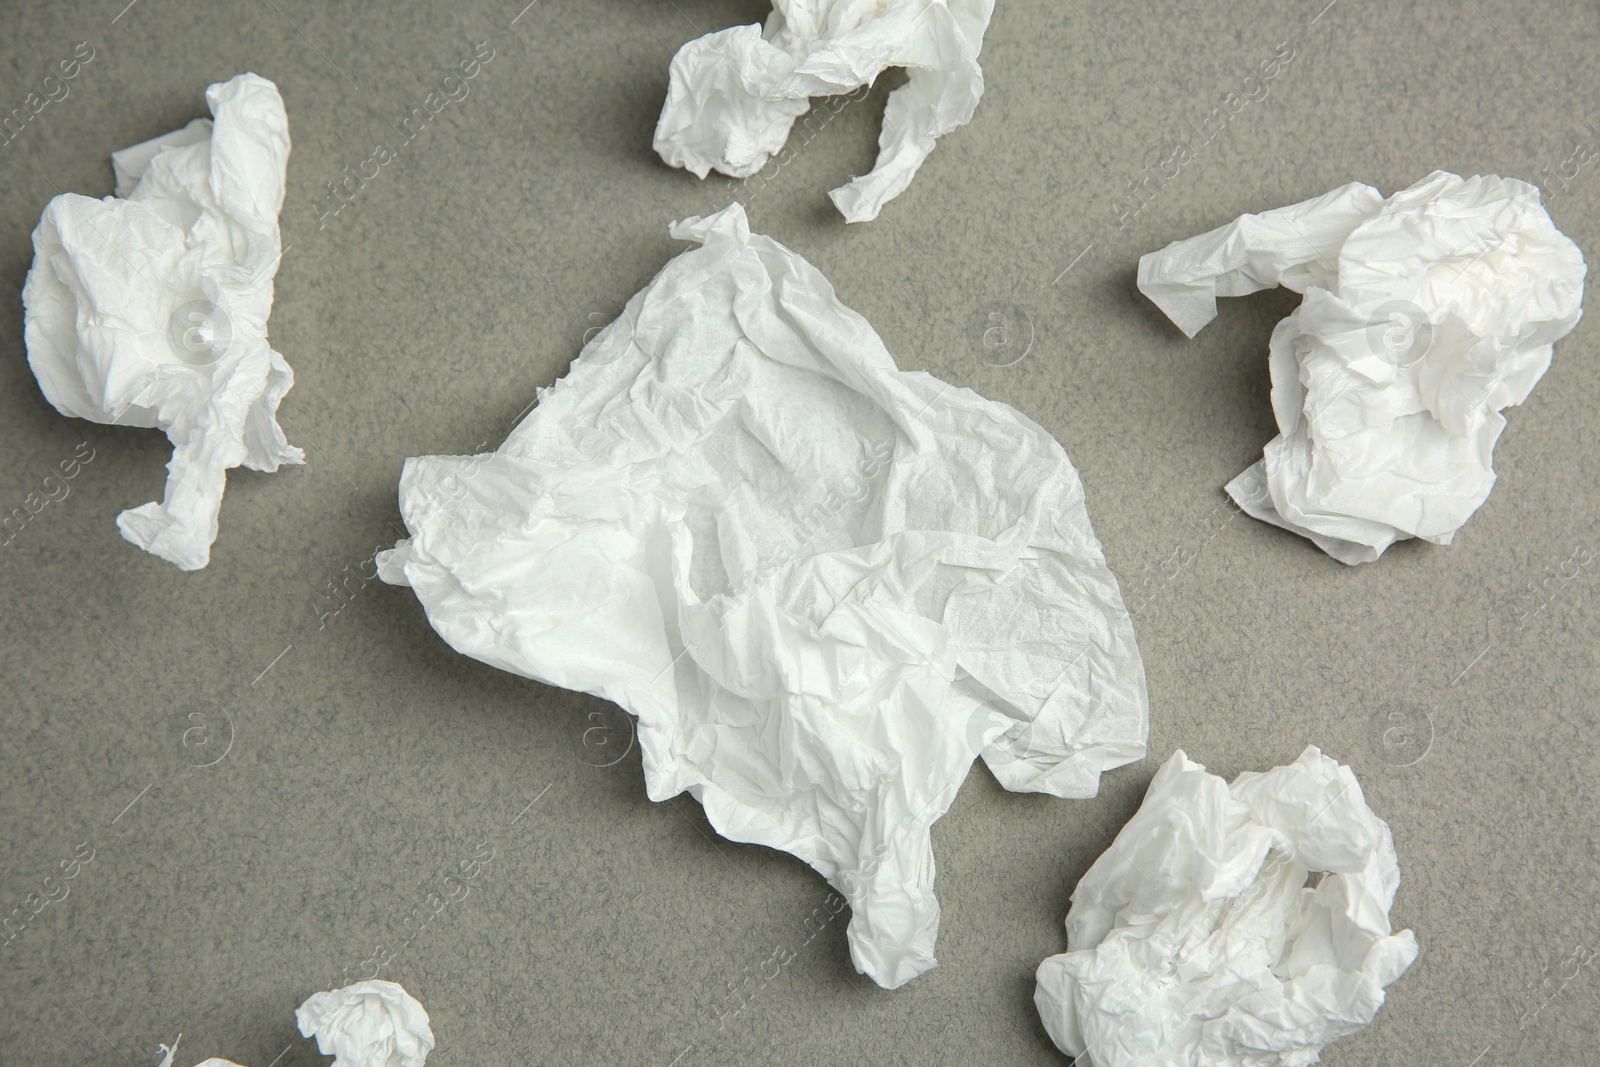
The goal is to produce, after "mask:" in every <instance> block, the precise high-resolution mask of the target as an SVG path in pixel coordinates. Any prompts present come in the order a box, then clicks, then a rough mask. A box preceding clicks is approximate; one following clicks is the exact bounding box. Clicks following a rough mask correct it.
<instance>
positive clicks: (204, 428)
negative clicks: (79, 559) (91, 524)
mask: <svg viewBox="0 0 1600 1067" xmlns="http://www.w3.org/2000/svg"><path fill="white" fill-rule="evenodd" d="M206 103H207V104H208V105H209V106H210V108H211V113H212V115H213V116H215V118H214V119H196V120H195V121H193V122H191V123H189V125H187V126H185V127H184V128H183V129H181V130H175V131H173V132H172V133H168V134H164V135H163V136H161V137H157V138H154V139H153V140H149V141H145V142H144V143H142V144H137V145H134V146H133V147H131V148H125V149H123V150H122V151H120V152H116V153H113V154H112V157H111V161H112V166H113V169H114V170H115V172H116V179H117V184H116V195H115V196H108V197H106V198H105V199H104V200H95V199H93V198H91V197H87V196H79V195H78V194H76V193H63V194H61V195H60V196H57V197H55V198H54V199H52V200H51V201H50V203H49V204H48V205H47V206H46V207H45V209H44V214H43V216H42V217H41V218H40V220H39V225H38V227H37V228H36V229H35V230H34V231H33V255H34V258H33V267H32V268H31V269H30V270H29V271H28V280H27V283H26V285H25V286H24V288H23V292H22V300H23V304H24V305H25V307H26V309H27V310H26V316H25V321H26V336H27V344H28V363H29V365H30V366H31V367H32V368H33V373H34V376H35V377H36V378H38V380H39V387H40V388H41V389H42V390H43V391H44V395H45V398H46V399H48V400H49V401H50V403H51V404H53V405H54V406H55V408H56V410H58V411H60V412H61V413H62V414H63V415H73V416H76V417H78V418H81V419H90V420H93V421H94V422H102V423H111V424H115V425H119V426H159V427H160V428H161V429H163V430H165V431H166V433H167V437H168V438H169V439H170V440H171V442H172V447H173V453H172V461H171V462H170V463H169V464H168V465H167V471H168V476H167V486H166V492H165V495H164V497H163V499H162V500H161V501H159V502H156V501H152V502H151V503H148V504H143V505H141V506H139V507H136V508H132V509H130V510H128V511H124V512H123V513H122V514H121V515H119V516H118V517H117V526H118V527H119V528H120V529H121V530H122V536H123V537H125V538H127V539H128V540H129V541H132V542H133V543H134V544H136V545H138V546H139V547H140V548H143V549H144V550H146V551H147V552H151V553H154V554H155V555H157V556H160V557H161V558H162V559H165V560H169V561H171V562H172V563H176V564H177V565H178V566H179V567H181V568H183V569H184V570H196V569H198V568H200V567H204V566H205V565H206V563H207V562H209V560H210V558H211V543H212V542H213V541H215V540H216V537H217V512H218V510H219V509H220V508H221V506H222V491H223V487H224V482H225V480H226V477H227V471H228V468H230V467H237V466H239V465H240V464H243V465H245V466H247V467H250V468H252V469H254V470H263V471H273V470H276V469H277V468H278V464H280V463H301V462H304V455H303V453H302V452H301V451H300V449H298V448H295V447H293V446H291V445H290V444H288V442H287V441H286V439H285V438H284V434H283V431H282V430H281V429H280V428H279V427H278V424H277V421H276V417H275V413H276V411H277V409H278V403H279V401H281V400H282V399H283V396H284V394H285V393H287V392H288V391H289V388H290V386H292V385H293V384H294V374H293V372H292V371H290V369H289V364H288V363H287V362H285V361H284V358H283V357H282V356H281V355H279V354H278V353H277V352H274V351H273V350H272V348H271V347H270V346H268V344H267V316H268V315H269V314H270V313H271V310H272V282H273V277H274V276H275V275H276V273H277V269H278V259H279V255H280V248H279V237H278V211H279V208H281V207H282V205H283V192H284V178H285V173H286V168H287V166H288V160H289V121H288V117H287V116H286V115H285V114H284V110H283V100H282V99H281V98H280V97H279V95H278V90H277V87H276V86H274V85H273V84H272V83H271V82H270V81H267V80H266V79H265V78H261V77H258V76H257V75H254V74H241V75H239V76H238V77H236V78H233V79H231V80H229V81H226V82H219V83H217V84H215V85H212V86H210V87H209V88H207V89H206Z"/></svg>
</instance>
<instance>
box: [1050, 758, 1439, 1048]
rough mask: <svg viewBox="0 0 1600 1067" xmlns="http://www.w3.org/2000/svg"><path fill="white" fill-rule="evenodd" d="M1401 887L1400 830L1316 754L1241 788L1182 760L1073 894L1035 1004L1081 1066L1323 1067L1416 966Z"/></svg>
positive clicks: (1346, 771)
mask: <svg viewBox="0 0 1600 1067" xmlns="http://www.w3.org/2000/svg"><path fill="white" fill-rule="evenodd" d="M1311 872H1324V873H1323V876H1322V877H1321V880H1320V881H1317V882H1316V883H1315V886H1314V887H1312V886H1308V885H1307V876H1308V874H1310V873H1311ZM1399 885H1400V867H1399V864H1398V862H1397V861H1396V859H1395V853H1394V841H1393V839H1392V838H1391V836H1390V834H1389V827H1388V826H1387V825H1386V824H1385V823H1384V822H1383V821H1382V820H1381V819H1379V818H1378V817H1377V816H1376V815H1374V814H1373V813H1372V809H1371V808H1369V807H1367V803H1366V800H1365V799H1364V798H1363V797H1362V795H1361V786H1360V785H1359V784H1357V782H1356V777H1355V775H1354V774H1353V773H1352V772H1351V770H1350V768H1348V767H1344V766H1341V765H1340V764H1339V763H1338V762H1337V761H1335V760H1333V759H1330V758H1329V757H1327V756H1324V755H1323V754H1322V753H1321V752H1320V751H1319V750H1318V749H1317V748H1316V747H1315V746H1311V747H1308V748H1307V749H1306V750H1305V751H1304V752H1302V753H1301V754H1300V758H1299V759H1298V760H1296V761H1295V762H1294V763H1291V764H1290V765H1288V766H1287V767H1277V768H1274V769H1273V770H1270V771H1267V772H1265V773H1258V772H1254V771H1247V772H1245V773H1244V774H1241V775H1239V777H1238V778H1236V779H1235V780H1234V783H1233V785H1232V786H1229V785H1228V784H1227V783H1226V782H1224V781H1223V780H1222V779H1221V778H1219V777H1218V776H1216V775H1214V774H1210V773H1208V772H1207V771H1206V769H1205V768H1204V767H1202V766H1201V765H1200V764H1198V763H1193V762H1191V761H1190V760H1189V758H1188V757H1187V756H1185V755H1184V754H1183V750H1182V749H1180V750H1178V751H1177V752H1175V753H1174V754H1173V756H1172V758H1171V759H1169V760H1168V761H1167V762H1166V765H1165V766H1163V767H1162V768H1161V769H1160V770H1159V771H1157V772H1156V776H1155V778H1154V780H1152V781H1151V783H1150V789H1149V792H1147V793H1146V794H1145V799H1144V803H1143V804H1142V805H1140V807H1139V810H1138V811H1137V812H1136V813H1134V816H1133V818H1132V819H1130V820H1129V821H1128V824H1127V825H1126V826H1124V827H1123V828H1122V832H1121V833H1119V834H1118V835H1117V838H1116V840H1115V841H1114V842H1112V844H1111V848H1110V849H1109V850H1108V851H1107V852H1106V853H1105V854H1104V855H1102V856H1101V857H1100V858H1099V859H1098V860H1096V861H1095V863H1094V866H1093V867H1091V868H1089V872H1088V873H1087V874H1085V875H1084V876H1083V879H1082V880H1081V881H1080V882H1079V883H1078V886H1077V888H1076V889H1074V890H1073V893H1072V907H1071V909H1070V910H1069V911H1068V912H1067V951H1066V952H1065V953H1063V954H1062V955H1059V956H1051V957H1050V958H1049V959H1047V960H1045V961H1044V962H1043V963H1041V964H1040V965H1039V973H1038V980H1039V984H1038V988H1037V991H1036V992H1035V994H1034V1002H1035V1003H1036V1004H1037V1005H1038V1008H1039V1016H1040V1018H1041V1019H1043V1021H1044V1027H1045V1029H1046V1030H1047V1031H1049V1033H1050V1037H1051V1039H1052V1040H1054V1041H1055V1043H1056V1045H1057V1047H1059V1048H1060V1049H1061V1051H1063V1052H1065V1053H1066V1054H1067V1055H1069V1056H1074V1057H1080V1058H1079V1059H1078V1060H1077V1061H1076V1062H1077V1063H1079V1064H1081V1065H1083V1067H1124V1065H1126V1067H1133V1065H1138V1067H1193V1065H1195V1064H1208V1065H1210V1067H1234V1065H1237V1067H1302V1065H1305V1064H1312V1063H1316V1062H1317V1057H1318V1054H1319V1052H1320V1051H1321V1049H1322V1046H1323V1045H1325V1044H1327V1043H1328V1042H1330V1041H1335V1040H1337V1039H1339V1038H1341V1037H1344V1036H1346V1035H1348V1034H1352V1033H1355V1032H1356V1031H1357V1030H1359V1029H1361V1028H1362V1027H1363V1026H1365V1025H1367V1024H1368V1023H1370V1022H1371V1021H1372V1019H1373V1017H1374V1016H1375V1015H1377V1012H1378V1009H1379V1008H1380V1007H1381V1006H1382V1005H1383V999H1384V993H1383V990H1384V987H1385V986H1387V985H1389V984H1390V983H1391V982H1393V981H1394V980H1395V979H1397V978H1399V977H1400V975H1401V974H1403V973H1404V972H1405V970H1406V968H1407V967H1409V966H1411V962H1412V961H1413V960H1415V959H1416V957H1417V939H1416V938H1415V937H1414V936H1413V935H1412V933H1411V931H1410V930H1402V931H1401V932H1400V933H1398V934H1394V933H1390V931H1389V907H1390V905H1391V904H1393V902H1394V894H1395V890H1396V889H1397V888H1398V887H1399Z"/></svg>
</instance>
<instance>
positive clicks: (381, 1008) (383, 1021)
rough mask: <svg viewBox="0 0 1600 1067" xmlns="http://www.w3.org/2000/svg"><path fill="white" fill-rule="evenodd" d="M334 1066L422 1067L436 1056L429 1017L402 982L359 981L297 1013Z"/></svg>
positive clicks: (305, 1031)
mask: <svg viewBox="0 0 1600 1067" xmlns="http://www.w3.org/2000/svg"><path fill="white" fill-rule="evenodd" d="M294 1017H295V1021H296V1022H297V1023H299V1024H300V1034H301V1036H302V1037H315V1038H316V1039H317V1048H318V1049H319V1050H320V1051H321V1052H322V1054H323V1055H324V1056H332V1057H334V1061H333V1063H332V1064H331V1065H330V1067H422V1065H423V1061H425V1060H426V1059H427V1058H428V1053H429V1052H431V1051H433V1031H432V1030H431V1029H430V1028H429V1026H428V1013H427V1012H426V1011H425V1010H424V1009H423V1007H422V1005H421V1004H420V1003H419V1002H418V1001H417V999H416V998H415V997H413V996H412V995H411V994H410V993H407V992H406V991H405V989H404V988H403V987H402V986H401V985H400V984H399V983H398V982H385V981H383V980H382V979H376V980H373V981H367V982H357V983H356V984H355V985H349V986H345V987H344V988H343V989H336V990H334V991H333V992H331V993H317V994H315V995H314V996H312V997H311V998H310V999H309V1000H307V1001H306V1002H305V1003H304V1004H302V1005H300V1007H299V1008H297V1009H296V1010H295V1013H294Z"/></svg>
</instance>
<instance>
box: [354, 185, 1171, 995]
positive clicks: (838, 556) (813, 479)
mask: <svg viewBox="0 0 1600 1067" xmlns="http://www.w3.org/2000/svg"><path fill="white" fill-rule="evenodd" d="M672 233H673V234H674V235H675V236H677V237H679V238H682V239H685V240H690V241H696V242H699V243H700V244H701V245H702V246H703V247H700V248H697V249H693V250H690V251H687V252H685V253H683V254H682V255H680V256H678V257H677V258H676V259H674V260H672V261H671V262H670V263H668V264H667V266H666V267H665V268H664V269H663V270H662V271H661V273H660V274H658V275H657V276H656V278H655V279H654V280H653V281H651V283H650V284H649V285H648V286H647V287H646V288H645V289H644V290H642V291H641V292H639V293H638V294H637V295H635V296H634V297H633V299H632V300H630V301H629V302H628V305H627V307H626V309H625V310H624V311H623V313H622V315H621V317H619V318H618V319H617V320H616V321H615V322H613V323H612V324H611V325H610V326H608V327H606V329H605V330H603V331H602V332H601V333H600V334H599V335H597V336H596V337H595V338H594V340H593V341H592V342H591V343H590V344H589V345H588V346H587V347H586V348H585V349H584V350H583V352H582V354H581V355H580V356H579V357H578V359H576V360H575V361H574V362H573V364H572V366H571V369H570V370H569V372H568V373H567V375H566V377H564V378H562V379H561V380H560V381H558V382H556V384H555V385H554V386H552V387H551V388H549V389H546V390H543V391H542V392H541V393H540V398H539V406H538V407H537V408H535V409H534V410H533V412H532V413H530V414H529V415H528V417H527V418H526V419H525V420H523V422H522V423H521V424H520V425H519V426H518V427H517V428H516V429H515V430H514V431H513V432H512V433H511V435H510V437H508V438H507V439H506V442H505V443H504V444H503V445H502V446H501V447H500V449H499V451H497V452H494V453H488V454H484V455H479V456H428V457H423V458H420V459H411V460H408V461H407V462H406V466H405V471H404V473H403V475H402V476H401V481H400V508H401V511H402V513H403V514H404V517H405V521H406V525H407V527H408V529H409V531H410V533H411V535H412V536H411V538H410V539H409V540H405V541H401V542H400V543H399V544H398V545H397V546H396V548H395V549H394V550H393V552H391V553H386V554H383V555H382V556H380V559H379V567H380V573H381V574H382V576H383V577H384V578H385V579H386V580H389V581H393V582H397V583H408V584H410V585H411V586H412V588H413V589H414V590H415V591H416V594H417V597H418V598H419V599H420V600H421V602H422V604H423V606H424V608H425V609H426V610H427V613H428V617H429V619H430V621H431V622H432V624H433V627H434V629H435V630H437V631H438V632H439V634H440V635H441V636H442V637H443V638H444V639H445V640H446V641H448V642H449V643H450V644H451V645H452V646H453V647H454V648H455V649H457V650H458V651H460V652H463V653H466V654H467V655H470V656H473V657H475V658H477V659H480V660H483V661H484V662H486V663H490V664H493V665H494V666H497V667H500V668H502V669H504V670H508V671H512V672H514V673H516V674H519V675H523V676H525V677H528V678H534V679H538V680H540V681H543V682H547V683H549V684H552V685H558V686H564V687H566V688H569V689H577V690H582V691H585V692H589V693H593V694H596V695H599V696H601V697H604V698H606V699H609V700H613V701H615V702H616V703H618V704H620V705H621V706H622V707H624V708H626V709H627V710H629V711H631V712H633V713H634V714H635V715H637V716H638V717H639V740H640V747H641V750H642V753H643V761H644V772H645V776H646V781H647V784H648V789H649V795H650V798H651V799H652V800H657V801H664V800H667V799H669V798H671V797H673V796H675V795H676V794H678V793H680V792H683V791H685V790H687V791H688V792H690V793H692V794H693V795H694V796H695V797H696V798H698V799H699V800H700V802H701V803H702V804H703V805H704V806H705V810H706V814H707V816H708V818H709V819H710V821H711V823H712V825H713V826H714V827H716V829H717V831H718V832H719V833H721V834H723V835H724V836H727V837H729V838H733V839H735V840H738V841H751V842H757V843H760V844H764V845H769V846H771V847H774V848H780V849H783V850H785V851H788V852H791V853H793V854H794V855H796V856H798V857H800V858H801V859H803V860H805V861H806V862H807V863H809V864H811V866H813V867H814V868H816V870H817V871H819V872H820V873H821V874H822V875H823V876H824V877H826V878H827V879H828V880H829V881H830V882H831V883H832V884H833V885H834V886H835V887H836V888H837V889H838V890H839V892H840V893H841V894H842V895H843V896H844V897H845V898H846V899H847V900H848V901H849V902H850V904H851V907H852V909H853V917H852V920H851V923H850V929H849V941H850V949H851V953H852V958H853V959H854V961H855V964H856V966H857V967H858V968H859V969H860V970H862V971H864V972H865V973H867V974H869V975H871V976H872V978H873V979H874V980H875V981H877V982H878V983H879V984H880V985H884V986H889V987H893V986H898V985H900V984H901V983H903V982H906V981H908V980H909V979H911V978H913V977H915V976H916V975H918V974H921V973H922V972H923V971H926V970H928V969H929V968H930V967H932V966H934V957H933V949H934V938H935V935H936V933H937V930H938V924H939V906H938V902H937V901H936V900H935V898H934V895H933V880H934V863H933V855H932V851H931V845H930V840H929V830H930V827H931V826H932V824H933V823H934V821H935V820H936V819H938V818H939V816H940V815H942V814H943V813H944V811H945V809H946V808H947V807H948V806H949V804H950V802H951V800H952V798H953V797H954V796H955V793H956V790H957V789H958V788H959V787H960V785H961V782H962V780H963V778H964V777H965V776H966V774H967V771H968V769H969V768H970V766H971V764H972V760H973V758H974V756H975V755H977V754H978V753H979V752H980V751H981V752H982V753H983V755H984V758H985V759H986V760H987V762H988V763H989V766H990V767H991V768H992V769H993V771H994V773H995V775H996V776H997V777H998V779H999V780H1000V781H1001V782H1002V783H1003V784H1004V785H1005V786H1006V787H1007V788H1009V789H1014V790H1032V791H1037V792H1046V793H1052V794H1055V795H1057V796H1062V797H1087V796H1092V795H1093V794H1094V793H1095V791H1096V789H1097V786H1098V780H1099V775H1100V772H1101V771H1103V770H1106V769H1107V768H1110V767H1116V766H1119V765H1121V764H1124V763H1127V762H1129V761H1131V760H1135V759H1138V758H1140V757H1141V756H1142V755H1143V753H1144V740H1145V734H1146V728H1147V704H1146V696H1145V687H1144V671H1143V666H1142V664H1141V661H1140V658H1139V653H1138V649H1137V647H1136V646H1135V644H1134V635H1133V629H1132V625H1131V623H1130V621H1129V618H1128V614H1127V612H1126V611H1125V610H1124V608H1123V604H1122V598H1121V595H1120V593H1119V592H1118V589H1117V583H1116V580H1115V578H1114V577H1113V576H1112V574H1111V572H1110V571H1109V570H1108V569H1107V567H1106V564H1105V561H1104V559H1103V557H1102V556H1101V552H1100V545H1099V542H1098V541H1096V540H1095V537H1094V533H1093V531H1092V530H1091V528H1090V525H1089V517H1088V514H1087V512H1086V510H1085V507H1084V496H1083V487H1082V485H1081V483H1080V482H1079V480H1078V476H1077V473H1076V472H1075V471H1074V470H1073V468H1072V465H1071V463H1070V462H1069V461H1068V459H1067V456H1066V453H1065V452H1064V451H1062V449H1061V446H1060V445H1059V444H1057V443H1056V441H1055V440H1054V439H1053V438H1052V437H1051V436H1050V435H1049V434H1048V433H1046V432H1045V431H1044V430H1043V429H1041V428H1040V427H1039V426H1038V425H1036V424H1035V423H1033V422H1031V421H1030V420H1029V419H1027V418H1026V417H1025V416H1023V415H1021V414H1019V413H1018V412H1017V411H1015V410H1013V409H1012V408H1010V407H1007V406H1006V405H1004V404H998V403H994V402H992V401H988V400H984V399H983V398H982V397H979V396H977V395H975V394H974V393H971V392H969V391H967V390H965V389H959V388H956V387H954V386H950V385H947V384H945V383H943V382H941V381H939V380H937V379H935V378H932V377H930V376H929V375H927V374H924V373H911V372H902V371H899V370H897V369H896V367H895V363H894V359H893V357H891V356H890V355H889V353H888V351H887V350H886V349H885V348H884V345H883V342H882V341H881V340H879V338H878V336H877V334H876V333H875V332H874V331H873V329H872V327H871V326H870V325H869V324H868V323H867V321H866V320H865V319H863V318H862V317H861V316H860V315H858V314H856V313H855V312H854V311H851V310H850V309H849V308H847V307H845V306H844V305H843V304H841V303H840V302H839V301H838V300H837V299H836V298H835V297H834V294H833V289H832V287H831V286H829V284H828V282H827V280H826V279H825V278H823V276H822V275H821V274H820V273H819V272H818V271H817V270H816V268H815V267H813V266H811V265H810V264H809V263H807V262H806V261H805V260H803V259H801V258H800V257H799V256H797V255H795V254H794V253H793V252H790V251H789V250H788V249H786V248H784V247H783V246H781V245H779V244H778V243H776V242H775V241H773V240H771V239H770V238H767V237H762V236H759V235H752V234H751V233H750V231H749V228H748V224H747V222H746V219H745V215H744V211H743V209H742V208H741V207H740V206H739V205H737V204H735V205H732V206H730V207H728V208H726V209H724V210H722V211H720V212H718V213H717V214H715V215H712V216H710V217H707V218H694V219H689V220H687V221H685V222H682V223H679V224H677V225H675V226H674V227H673V228H672Z"/></svg>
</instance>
